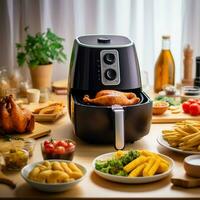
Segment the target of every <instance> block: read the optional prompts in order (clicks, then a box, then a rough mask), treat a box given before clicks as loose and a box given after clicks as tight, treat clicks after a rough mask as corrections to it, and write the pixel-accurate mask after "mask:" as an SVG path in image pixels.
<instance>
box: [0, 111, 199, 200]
mask: <svg viewBox="0 0 200 200" xmlns="http://www.w3.org/2000/svg"><path fill="white" fill-rule="evenodd" d="M47 125H48V126H49V127H50V128H51V130H52V132H51V135H50V136H48V137H43V138H40V139H38V140H37V141H36V146H35V150H34V154H33V157H32V158H31V159H30V161H29V162H35V161H41V160H42V154H41V150H40V143H41V142H42V141H43V140H46V139H48V138H50V137H54V138H58V139H59V138H71V139H74V140H76V142H77V148H76V152H75V157H74V161H75V162H79V163H81V164H83V165H84V166H85V167H86V168H87V170H88V173H87V176H86V178H85V179H84V180H83V181H82V182H80V183H79V184H78V185H77V186H75V187H73V188H71V189H70V190H68V191H65V192H62V193H45V192H40V191H37V190H35V189H33V188H31V187H30V186H29V185H28V184H27V183H26V182H25V181H24V180H23V179H22V177H21V176H20V173H12V174H8V176H9V177H10V178H12V179H13V180H14V181H15V182H16V183H17V187H16V188H15V189H14V190H13V189H10V188H9V187H8V186H6V185H3V184H0V198H3V199H5V198H16V199H31V198H32V199H43V198H46V199H47V198H48V199H50V198H52V199H62V198H63V199H66V198H69V199H72V198H73V199H94V198H98V199H109V198H110V199H117V198H119V199H125V198H130V199H155V198H158V199H178V198H181V199H182V198H188V199H194V198H200V190H199V188H196V189H183V188H179V187H174V186H172V184H171V182H170V177H168V178H165V179H163V180H161V181H158V182H155V183H149V184H137V185H133V184H132V185H128V184H119V183H113V182H110V181H107V180H104V179H102V178H101V177H99V176H98V175H96V174H95V173H94V172H93V170H92V166H91V163H92V160H93V159H94V158H95V157H96V156H98V155H100V154H103V153H107V152H112V151H114V150H115V149H114V147H113V146H112V145H91V144H90V145H89V144H86V143H84V142H82V141H80V140H79V139H78V138H76V137H75V136H74V134H73V128H72V124H71V122H70V119H69V116H68V115H66V116H64V117H62V118H61V119H59V120H58V121H57V122H55V123H54V124H47ZM170 126H172V125H171V124H152V126H151V130H150V133H149V134H148V135H147V136H145V137H144V138H142V139H141V140H139V141H136V142H135V143H133V144H127V145H126V149H130V148H134V149H149V150H152V151H155V152H159V153H163V154H165V155H167V156H170V157H171V158H172V159H173V160H174V161H175V167H174V170H173V175H174V176H176V177H178V176H180V177H181V176H183V175H184V173H185V172H184V169H183V159H184V157H185V155H183V154H178V153H175V152H172V151H170V150H168V149H165V148H163V147H161V146H160V145H159V144H158V143H157V141H156V138H157V137H158V135H159V134H161V130H162V129H167V128H170Z"/></svg>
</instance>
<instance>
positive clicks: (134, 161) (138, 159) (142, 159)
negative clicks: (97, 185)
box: [123, 155, 148, 173]
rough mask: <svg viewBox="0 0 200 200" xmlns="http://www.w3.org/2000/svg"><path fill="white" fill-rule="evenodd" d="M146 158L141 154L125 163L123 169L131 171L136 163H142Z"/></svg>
mask: <svg viewBox="0 0 200 200" xmlns="http://www.w3.org/2000/svg"><path fill="white" fill-rule="evenodd" d="M147 159H148V158H147V157H145V156H143V155H141V156H139V157H138V158H136V159H135V160H133V161H131V162H130V163H128V164H127V165H125V166H124V168H123V169H124V171H125V172H127V173H129V172H130V171H132V170H133V169H135V168H136V167H137V166H138V165H140V164H143V163H144V162H145V161H146V160H147Z"/></svg>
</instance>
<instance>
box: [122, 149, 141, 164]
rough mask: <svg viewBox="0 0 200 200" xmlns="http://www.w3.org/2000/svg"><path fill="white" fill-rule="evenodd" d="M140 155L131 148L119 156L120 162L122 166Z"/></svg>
mask: <svg viewBox="0 0 200 200" xmlns="http://www.w3.org/2000/svg"><path fill="white" fill-rule="evenodd" d="M139 156H140V153H139V152H138V151H135V150H131V151H129V152H128V153H126V154H125V155H124V156H122V157H121V158H120V160H121V162H122V163H123V166H125V165H127V164H128V163H129V162H131V161H132V160H135V159H136V158H137V157H139Z"/></svg>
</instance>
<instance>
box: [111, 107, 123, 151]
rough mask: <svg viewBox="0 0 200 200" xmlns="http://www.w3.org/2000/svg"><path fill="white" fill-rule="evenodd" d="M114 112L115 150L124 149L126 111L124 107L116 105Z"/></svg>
mask: <svg viewBox="0 0 200 200" xmlns="http://www.w3.org/2000/svg"><path fill="white" fill-rule="evenodd" d="M112 110H113V112H114V115H115V148H116V149H117V150H119V149H123V148H124V109H123V107H122V106H118V105H114V106H112Z"/></svg>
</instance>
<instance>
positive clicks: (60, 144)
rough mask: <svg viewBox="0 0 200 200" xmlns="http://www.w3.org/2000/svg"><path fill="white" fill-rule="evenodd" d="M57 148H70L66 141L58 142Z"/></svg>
mask: <svg viewBox="0 0 200 200" xmlns="http://www.w3.org/2000/svg"><path fill="white" fill-rule="evenodd" d="M57 146H62V147H65V148H68V143H67V142H65V141H64V140H60V141H58V143H57Z"/></svg>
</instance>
